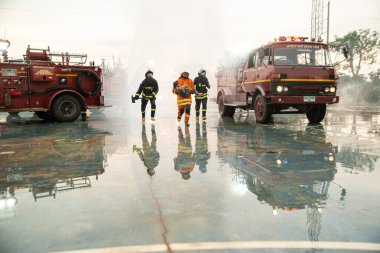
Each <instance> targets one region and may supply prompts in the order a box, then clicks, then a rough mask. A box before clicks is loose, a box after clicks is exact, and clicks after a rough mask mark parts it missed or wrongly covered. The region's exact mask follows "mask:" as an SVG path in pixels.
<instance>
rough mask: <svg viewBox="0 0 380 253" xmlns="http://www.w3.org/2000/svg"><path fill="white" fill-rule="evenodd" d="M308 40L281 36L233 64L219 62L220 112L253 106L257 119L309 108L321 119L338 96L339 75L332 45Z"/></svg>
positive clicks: (227, 113)
mask: <svg viewBox="0 0 380 253" xmlns="http://www.w3.org/2000/svg"><path fill="white" fill-rule="evenodd" d="M306 40H307V38H306V37H295V36H291V37H280V38H279V39H278V40H276V41H274V42H271V43H269V44H267V45H265V46H262V47H260V48H257V49H255V50H253V51H251V52H250V53H249V54H248V55H247V56H246V57H244V58H242V59H240V60H237V61H236V63H235V64H233V65H232V66H227V67H220V68H219V71H218V72H217V74H216V77H217V82H218V95H217V103H218V108H219V113H220V115H221V116H222V117H232V116H233V115H234V113H235V108H243V109H246V110H249V109H253V110H254V111H255V116H256V122H258V123H267V122H269V121H270V119H271V116H272V115H273V114H280V113H306V116H307V118H308V119H309V121H310V122H312V123H319V122H320V121H322V120H323V118H324V116H325V114H326V105H327V104H334V103H338V102H339V97H338V96H336V89H337V79H338V76H337V73H336V70H335V69H334V67H333V65H332V63H331V59H330V53H329V47H328V45H327V44H324V43H321V42H316V41H315V40H312V41H306ZM347 54H348V52H347V50H346V49H345V48H344V55H345V56H346V57H347Z"/></svg>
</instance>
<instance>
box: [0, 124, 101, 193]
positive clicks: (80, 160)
mask: <svg viewBox="0 0 380 253" xmlns="http://www.w3.org/2000/svg"><path fill="white" fill-rule="evenodd" d="M35 126H38V127H36V128H34V127H33V125H25V126H21V130H22V132H21V133H20V134H18V135H16V136H15V135H14V131H9V134H8V131H7V126H6V125H4V126H3V127H2V129H1V132H0V134H1V136H2V140H5V142H4V145H1V146H0V195H4V196H6V195H9V194H11V195H12V196H14V195H15V192H16V191H17V190H18V189H25V188H27V189H29V191H30V192H31V193H32V195H33V197H34V199H35V200H37V199H39V198H44V197H53V198H55V197H56V194H57V193H58V192H62V191H68V190H74V189H78V188H89V187H91V179H90V177H91V176H95V178H96V179H98V175H100V174H102V173H104V167H105V164H106V162H107V156H106V153H105V151H104V146H105V136H106V135H108V133H106V132H102V131H98V130H95V129H92V128H90V127H88V126H87V125H85V124H83V123H81V124H80V125H78V127H75V128H72V125H59V126H57V127H55V128H54V130H53V132H49V131H52V130H51V128H50V129H44V127H45V125H42V126H41V125H40V124H38V125H35ZM41 127H42V129H41ZM46 127H47V126H46ZM26 130H27V133H28V134H27V135H26V134H25V132H26ZM41 130H42V131H41ZM23 135H25V136H23ZM23 137H24V138H23ZM20 138H21V140H22V141H20Z"/></svg>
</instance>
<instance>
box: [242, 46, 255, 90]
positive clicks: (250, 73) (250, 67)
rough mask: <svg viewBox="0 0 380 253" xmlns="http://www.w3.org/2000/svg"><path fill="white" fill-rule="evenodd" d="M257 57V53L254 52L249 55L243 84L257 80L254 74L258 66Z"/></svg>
mask: <svg viewBox="0 0 380 253" xmlns="http://www.w3.org/2000/svg"><path fill="white" fill-rule="evenodd" d="M256 55H257V52H256V51H253V52H251V53H250V54H249V55H248V63H247V65H246V68H245V71H244V76H243V83H250V82H254V81H255V80H256V77H255V74H254V72H255V66H256V58H257V57H256Z"/></svg>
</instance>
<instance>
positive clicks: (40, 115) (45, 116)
mask: <svg viewBox="0 0 380 253" xmlns="http://www.w3.org/2000/svg"><path fill="white" fill-rule="evenodd" d="M35 114H36V115H37V116H38V118H40V119H43V120H46V121H52V120H53V116H52V115H51V112H50V111H47V112H35Z"/></svg>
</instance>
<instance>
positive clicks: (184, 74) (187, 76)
mask: <svg viewBox="0 0 380 253" xmlns="http://www.w3.org/2000/svg"><path fill="white" fill-rule="evenodd" d="M189 75H190V74H189V72H187V71H183V72H182V74H181V77H183V78H189Z"/></svg>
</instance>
